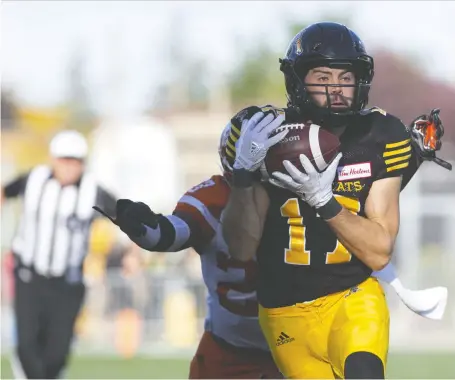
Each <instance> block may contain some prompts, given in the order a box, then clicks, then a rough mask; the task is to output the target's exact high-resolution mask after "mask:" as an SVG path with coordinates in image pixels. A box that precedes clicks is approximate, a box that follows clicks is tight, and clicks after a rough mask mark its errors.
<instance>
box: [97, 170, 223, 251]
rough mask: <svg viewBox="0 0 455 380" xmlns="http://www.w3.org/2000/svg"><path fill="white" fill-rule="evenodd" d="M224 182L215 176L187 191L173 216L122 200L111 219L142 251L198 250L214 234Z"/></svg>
mask: <svg viewBox="0 0 455 380" xmlns="http://www.w3.org/2000/svg"><path fill="white" fill-rule="evenodd" d="M221 181H223V180H222V179H221V177H219V176H214V177H212V178H211V179H209V180H207V181H205V182H203V183H201V184H200V185H198V186H195V187H193V188H192V189H190V190H189V191H187V192H186V193H185V194H184V195H183V197H182V198H180V200H179V201H178V203H177V206H176V207H175V210H174V212H173V214H172V215H161V214H156V213H154V212H153V211H152V210H151V209H150V208H149V207H148V206H147V205H146V204H144V203H142V202H133V201H131V200H129V199H120V200H118V201H117V206H116V214H117V217H116V219H115V220H113V219H112V218H110V219H111V220H112V221H113V222H114V223H115V224H117V225H118V226H119V227H120V229H121V230H122V231H123V232H125V233H126V234H127V235H128V237H129V238H130V239H131V240H132V241H134V242H135V243H136V244H137V245H139V246H140V247H141V248H143V249H146V250H149V251H155V252H176V251H180V250H182V249H186V248H189V247H194V248H195V249H196V250H197V251H198V248H199V247H201V246H203V245H205V244H207V243H208V242H210V240H211V239H212V238H213V236H214V235H215V231H216V228H217V223H218V218H219V214H220V213H221V210H222V207H223V206H224V204H223V202H224V203H225V199H226V198H227V194H226V191H227V185H223V184H222V183H221ZM97 209H98V208H97ZM98 211H100V210H99V209H98ZM103 214H104V215H106V214H105V213H103ZM106 216H107V215H106Z"/></svg>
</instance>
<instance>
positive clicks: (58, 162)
mask: <svg viewBox="0 0 455 380" xmlns="http://www.w3.org/2000/svg"><path fill="white" fill-rule="evenodd" d="M52 169H53V170H54V176H55V178H56V179H57V181H59V182H60V183H61V184H62V185H63V186H65V185H72V184H74V183H76V182H77V181H78V180H79V178H80V177H81V175H82V172H83V170H84V162H83V161H81V160H78V159H75V158H54V160H53V162H52Z"/></svg>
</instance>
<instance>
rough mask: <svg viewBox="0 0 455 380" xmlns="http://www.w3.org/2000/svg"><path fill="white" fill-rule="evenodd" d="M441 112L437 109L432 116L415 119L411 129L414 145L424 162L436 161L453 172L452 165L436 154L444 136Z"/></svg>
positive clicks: (432, 112)
mask: <svg viewBox="0 0 455 380" xmlns="http://www.w3.org/2000/svg"><path fill="white" fill-rule="evenodd" d="M439 112H440V110H439V109H437V108H435V109H433V110H432V111H431V112H430V115H420V116H419V117H417V118H415V119H414V120H413V121H412V123H411V125H410V126H409V129H410V130H411V136H412V140H413V145H414V147H415V148H416V150H417V152H418V153H419V156H420V158H421V159H422V160H427V161H434V162H435V163H436V164H438V165H440V166H442V167H443V168H445V169H447V170H452V165H451V164H450V163H448V162H447V161H444V160H442V159H440V158H439V157H436V152H437V151H438V150H440V149H441V146H442V141H441V138H442V136H443V135H444V126H443V124H442V121H441V119H440V118H439Z"/></svg>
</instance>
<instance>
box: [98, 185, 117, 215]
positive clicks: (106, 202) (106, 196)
mask: <svg viewBox="0 0 455 380" xmlns="http://www.w3.org/2000/svg"><path fill="white" fill-rule="evenodd" d="M96 206H98V207H99V208H101V209H102V210H105V211H106V212H107V213H108V215H115V209H116V206H117V199H116V198H115V197H114V195H112V194H111V193H110V192H109V191H107V190H106V189H104V188H102V187H101V186H98V191H97V194H96ZM95 217H97V218H99V217H102V215H101V214H100V213H95Z"/></svg>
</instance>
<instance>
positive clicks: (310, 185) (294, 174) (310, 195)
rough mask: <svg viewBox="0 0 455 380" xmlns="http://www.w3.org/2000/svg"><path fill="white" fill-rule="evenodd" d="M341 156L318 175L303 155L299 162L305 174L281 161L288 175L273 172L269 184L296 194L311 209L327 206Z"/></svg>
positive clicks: (331, 195) (288, 163)
mask: <svg viewBox="0 0 455 380" xmlns="http://www.w3.org/2000/svg"><path fill="white" fill-rule="evenodd" d="M341 156H342V154H341V153H338V155H337V156H336V157H335V158H334V159H333V161H332V163H331V164H330V165H329V166H328V167H327V169H325V170H324V171H323V172H322V173H319V172H318V171H317V170H316V169H315V168H314V166H313V164H312V163H311V161H310V160H309V159H308V157H307V156H305V155H304V154H301V155H300V162H301V163H302V166H303V168H304V169H305V171H306V172H307V174H305V173H302V172H301V171H300V170H299V169H297V168H296V167H295V166H294V165H293V164H292V163H291V162H290V161H287V160H285V161H283V165H284V167H285V168H286V170H287V171H288V173H289V174H290V175H287V174H283V173H280V172H273V173H272V176H273V177H274V179H270V180H269V181H270V183H272V184H273V185H275V186H279V187H283V188H285V189H288V190H291V191H292V192H293V193H295V194H297V195H298V196H299V197H300V198H302V199H303V200H304V201H305V202H306V203H308V204H309V205H310V206H311V207H315V208H319V207H322V206H324V205H325V204H327V203H328V202H329V201H330V199H332V197H333V192H332V183H333V180H334V179H335V175H336V173H337V167H338V162H339V161H340V159H341Z"/></svg>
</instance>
